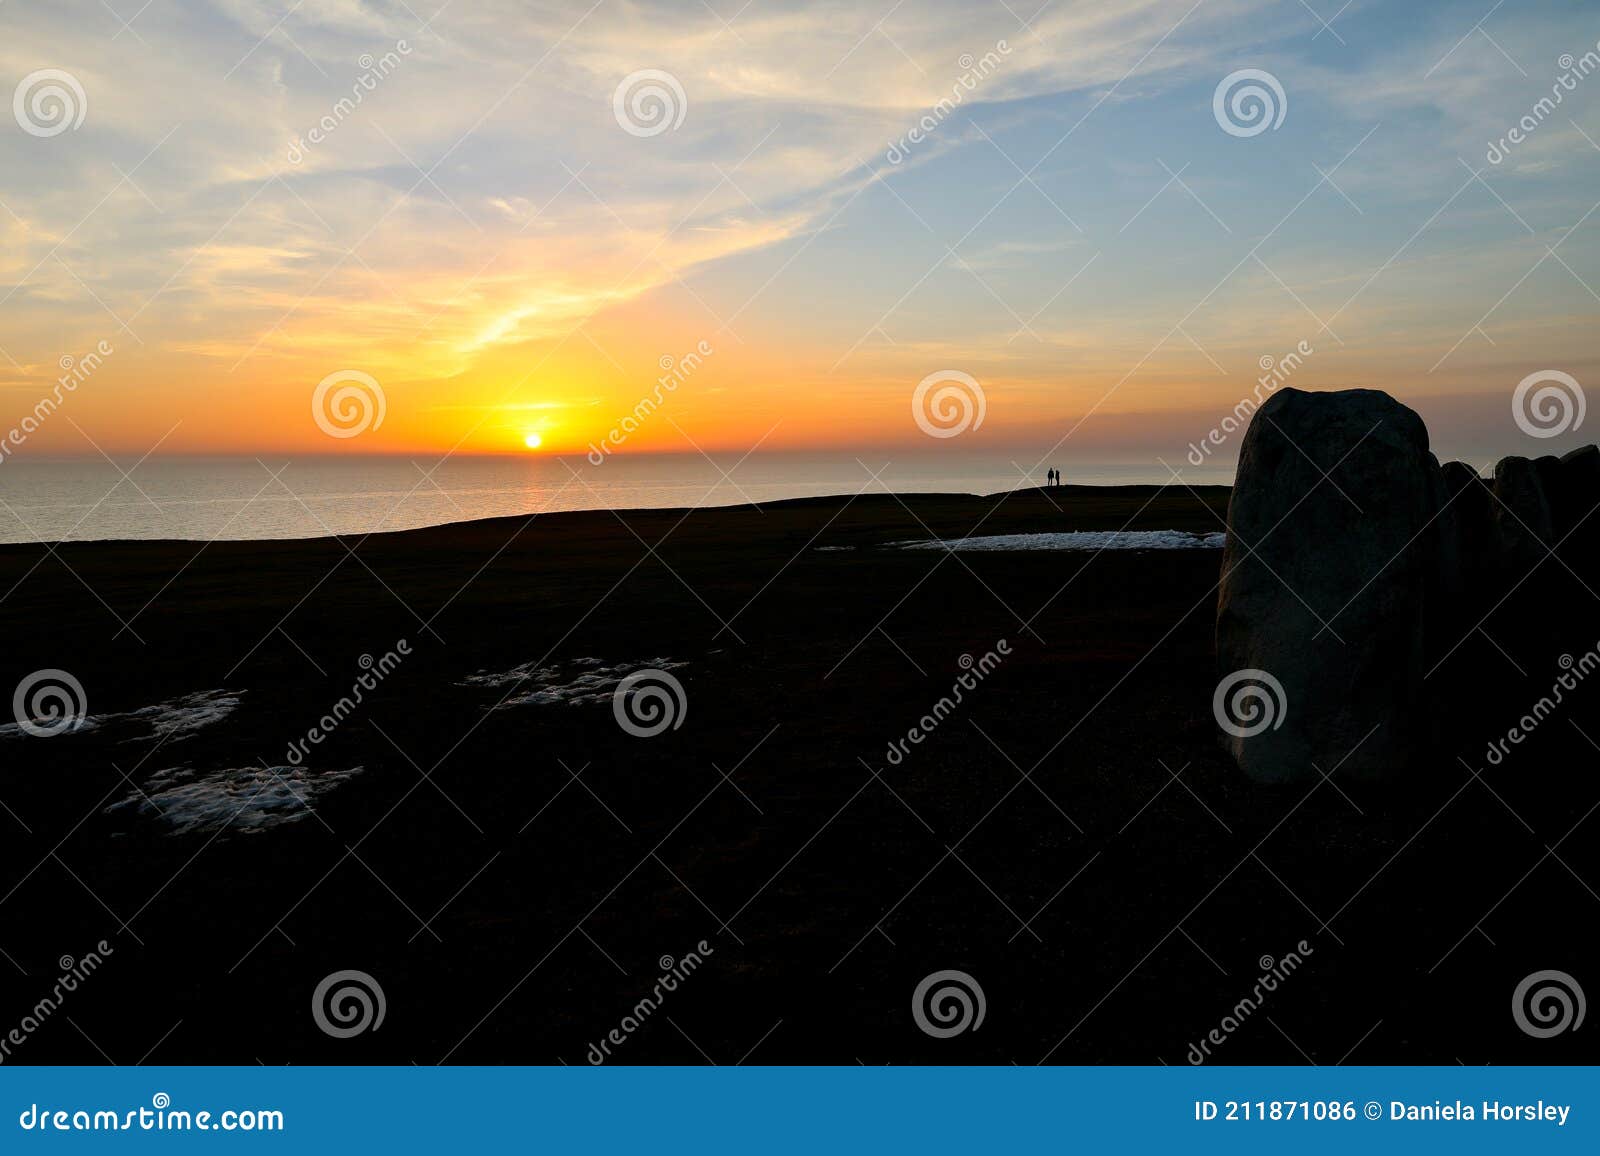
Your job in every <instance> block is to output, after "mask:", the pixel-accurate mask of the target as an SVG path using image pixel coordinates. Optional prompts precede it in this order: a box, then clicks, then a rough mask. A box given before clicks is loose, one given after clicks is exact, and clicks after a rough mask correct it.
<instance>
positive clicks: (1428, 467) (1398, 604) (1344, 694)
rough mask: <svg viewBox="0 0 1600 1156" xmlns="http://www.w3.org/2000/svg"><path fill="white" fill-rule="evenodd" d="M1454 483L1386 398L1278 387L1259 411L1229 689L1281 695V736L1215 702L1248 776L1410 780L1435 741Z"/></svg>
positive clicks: (1230, 628) (1242, 507) (1240, 505)
mask: <svg viewBox="0 0 1600 1156" xmlns="http://www.w3.org/2000/svg"><path fill="white" fill-rule="evenodd" d="M1324 471H1326V472H1327V474H1328V477H1326V478H1325V477H1324ZM1444 486H1445V482H1444V478H1443V476H1442V475H1441V473H1440V470H1439V466H1438V463H1437V462H1436V461H1435V460H1434V458H1433V456H1432V455H1431V454H1430V453H1429V452H1428V431H1427V429H1426V427H1425V426H1424V425H1423V423H1422V419H1421V418H1420V417H1418V416H1417V414H1416V413H1414V412H1413V411H1412V410H1410V409H1408V408H1407V407H1405V406H1403V405H1401V404H1400V403H1399V402H1397V401H1395V400H1394V398H1392V397H1390V396H1389V395H1388V394H1386V393H1382V392H1379V391H1376V390H1344V391H1340V392H1333V393H1305V392H1302V391H1300V390H1297V389H1292V388H1284V389H1280V390H1279V391H1278V392H1277V393H1276V394H1275V395H1273V397H1272V398H1271V399H1270V400H1269V401H1268V402H1267V403H1266V404H1265V405H1264V406H1262V407H1261V409H1260V410H1259V411H1258V412H1257V413H1256V415H1255V417H1254V419H1253V420H1252V421H1251V424H1250V428H1249V430H1248V431H1246V433H1245V437H1244V441H1243V442H1242V444H1241V447H1240V455H1239V469H1238V475H1237V478H1236V480H1235V482H1234V489H1233V496H1232V500H1231V502H1230V503H1229V507H1228V540H1227V546H1226V548H1225V550H1224V553H1223V579H1222V585H1221V589H1220V596H1219V601H1218V610H1217V655H1218V660H1219V664H1220V674H1221V675H1222V676H1223V678H1224V680H1226V678H1227V677H1228V676H1229V675H1232V674H1234V672H1237V671H1240V670H1247V669H1253V670H1261V671H1265V672H1267V673H1269V674H1270V675H1271V676H1272V677H1273V679H1275V680H1276V681H1277V683H1278V684H1280V685H1281V687H1282V694H1283V702H1282V703H1281V704H1279V707H1278V709H1280V710H1281V711H1282V712H1283V713H1282V718H1281V720H1276V721H1277V722H1278V725H1275V726H1268V727H1265V728H1254V727H1252V728H1243V729H1249V730H1251V731H1252V732H1253V733H1250V734H1249V735H1248V737H1241V735H1239V734H1238V733H1235V732H1236V731H1237V730H1239V729H1241V728H1238V727H1235V728H1233V730H1230V729H1229V727H1228V726H1227V725H1226V724H1225V723H1224V720H1223V718H1222V717H1221V704H1218V712H1219V720H1218V721H1219V723H1224V726H1223V735H1222V741H1223V745H1224V747H1225V748H1226V749H1227V750H1228V751H1229V753H1230V754H1232V755H1233V757H1234V759H1235V760H1236V761H1237V762H1238V764H1239V766H1240V767H1241V768H1242V769H1243V770H1244V772H1245V773H1246V774H1247V775H1249V776H1250V777H1251V778H1253V779H1256V780H1258V781H1263V782H1281V781H1288V780H1294V779H1302V778H1307V777H1315V776H1316V775H1317V774H1318V770H1317V769H1316V768H1320V769H1321V771H1322V772H1324V773H1328V772H1332V771H1333V770H1334V768H1335V767H1336V766H1338V767H1340V773H1341V774H1347V773H1351V772H1355V773H1358V774H1364V775H1384V774H1393V773H1400V772H1402V771H1403V770H1404V769H1405V768H1406V766H1407V765H1408V764H1409V763H1411V762H1412V761H1413V760H1414V759H1415V758H1416V756H1417V755H1418V753H1419V751H1420V750H1421V749H1422V748H1423V747H1424V746H1425V745H1426V740H1427V736H1428V733H1429V731H1430V728H1431V723H1430V719H1429V715H1428V712H1427V711H1426V710H1424V709H1423V693H1422V679H1423V674H1424V672H1425V669H1426V667H1425V666H1424V649H1425V645H1426V638H1425V619H1426V612H1427V610H1428V606H1429V602H1430V599H1431V597H1432V595H1433V592H1434V591H1435V589H1436V587H1437V583H1438V575H1439V562H1438V560H1439V544H1438V528H1437V526H1436V524H1434V515H1435V514H1436V513H1437V512H1438V509H1439V503H1440V501H1441V495H1442V494H1443V493H1444ZM1313 764H1315V767H1314V766H1313Z"/></svg>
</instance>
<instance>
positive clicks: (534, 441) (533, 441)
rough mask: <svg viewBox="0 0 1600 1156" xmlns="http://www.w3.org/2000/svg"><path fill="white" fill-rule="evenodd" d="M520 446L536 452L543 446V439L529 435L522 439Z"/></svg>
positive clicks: (535, 435) (533, 434)
mask: <svg viewBox="0 0 1600 1156" xmlns="http://www.w3.org/2000/svg"><path fill="white" fill-rule="evenodd" d="M522 444H523V445H525V446H527V447H528V448H529V449H530V450H536V449H538V448H539V447H540V446H542V445H544V439H543V438H542V437H540V436H539V435H538V434H536V433H531V434H529V435H528V436H527V437H525V438H523V439H522Z"/></svg>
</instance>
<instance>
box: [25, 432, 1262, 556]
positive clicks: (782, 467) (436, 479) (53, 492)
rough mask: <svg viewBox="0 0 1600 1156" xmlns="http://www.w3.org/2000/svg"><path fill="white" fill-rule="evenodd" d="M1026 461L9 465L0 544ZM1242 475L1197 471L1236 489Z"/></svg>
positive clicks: (248, 534) (1109, 474)
mask: <svg viewBox="0 0 1600 1156" xmlns="http://www.w3.org/2000/svg"><path fill="white" fill-rule="evenodd" d="M1035 460H1036V459H1035V458H1034V457H1031V456H1029V455H1028V454H1026V453H1024V452H1018V453H1017V454H1015V455H1014V457H1012V458H1000V457H982V456H976V455H953V454H952V455H944V454H938V455H930V454H926V453H922V454H899V455H896V454H883V453H879V454H871V453H864V452H863V453H828V454H804V453H789V452H773V453H760V452H758V453H755V454H750V455H747V456H746V455H739V454H711V455H699V454H630V455H626V456H623V455H618V456H615V457H611V458H607V459H604V460H603V461H602V462H601V463H600V464H599V465H596V464H594V463H592V462H590V461H589V460H588V459H586V458H584V457H582V456H574V457H561V456H554V455H535V454H529V455H526V456H522V457H465V456H463V457H447V458H444V459H440V458H438V457H433V458H426V457H417V458H409V457H389V456H383V457H379V456H373V455H362V456H356V455H351V456H346V457H326V456H322V457H316V456H307V457H277V458H274V457H261V458H254V457H149V458H145V459H142V460H141V459H138V458H119V459H114V460H113V459H108V458H105V457H95V458H32V457H30V458H24V459H20V460H19V459H17V458H14V457H13V458H9V459H7V460H5V461H4V463H3V464H0V542H6V543H15V542H40V541H43V542H66V541H97V540H100V541H103V540H108V539H188V540H194V541H212V540H219V539H222V540H226V539H261V538H314V537H322V536H326V535H330V534H372V533H380V532H384V531H391V530H408V529H416V528H419V527H423V526H436V525H441V524H443V523H446V522H460V521H468V520H471V519H477V518H494V517H501V516H505V515H531V514H539V513H554V512H558V511H563V510H593V509H616V510H626V509H643V508H686V507H708V506H732V505H742V504H749V503H754V504H761V503H764V502H772V501H777V500H781V499H785V498H804V497H815V496H820V495H832V494H857V493H869V494H870V493H878V494H882V493H889V492H894V493H902V494H904V493H973V494H997V493H1000V492H1003V491H1007V490H1014V489H1017V488H1020V487H1026V486H1036V485H1042V484H1043V482H1044V471H1045V468H1046V467H1045V466H1043V465H1041V466H1038V467H1037V468H1036V469H1032V472H1031V473H1029V472H1026V471H1027V470H1029V469H1030V468H1032V467H1033V466H1034V462H1035ZM1053 464H1056V465H1057V468H1059V469H1060V470H1061V472H1062V479H1063V481H1065V482H1066V483H1068V484H1080V485H1130V484H1138V483H1152V482H1162V481H1169V480H1170V479H1171V475H1170V474H1168V473H1167V472H1166V471H1165V470H1164V469H1163V468H1162V467H1161V466H1160V465H1158V464H1156V463H1153V462H1151V463H1144V464H1135V463H1119V462H1097V463H1087V462H1077V463H1075V462H1073V461H1071V460H1067V459H1063V460H1062V461H1060V462H1059V463H1053ZM1231 480H1232V466H1231V464H1226V465H1219V466H1212V467H1207V468H1204V469H1189V468H1185V470H1184V473H1183V481H1185V482H1187V483H1189V484H1191V485H1199V484H1203V483H1216V484H1227V483H1228V482H1230V481H1231Z"/></svg>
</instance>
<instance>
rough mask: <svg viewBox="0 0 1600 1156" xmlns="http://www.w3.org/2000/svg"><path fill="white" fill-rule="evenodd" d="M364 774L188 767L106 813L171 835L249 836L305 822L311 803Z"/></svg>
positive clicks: (163, 774)
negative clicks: (142, 820) (225, 832)
mask: <svg viewBox="0 0 1600 1156" xmlns="http://www.w3.org/2000/svg"><path fill="white" fill-rule="evenodd" d="M362 770H363V768H361V767H350V768H348V769H346V770H339V771H311V770H307V769H306V768H305V767H228V768H224V769H221V770H215V771H207V772H205V773H204V774H201V773H200V772H197V771H195V770H193V769H192V768H189V767H168V768H167V769H165V770H162V771H157V772H156V773H155V774H153V775H151V776H150V778H149V780H148V781H147V782H146V783H145V789H144V790H142V791H138V790H136V791H134V792H133V793H132V794H130V795H128V796H127V797H126V798H124V799H122V800H121V801H120V802H116V803H113V804H111V806H109V807H107V808H106V809H105V813H106V814H108V815H109V814H111V813H112V812H114V811H120V810H124V809H127V810H131V811H133V812H134V813H136V814H139V815H142V816H145V817H148V818H151V819H154V820H156V821H158V822H162V823H164V824H166V825H167V826H168V827H170V828H171V831H170V834H173V835H184V834H188V833H189V832H190V831H220V830H222V829H224V828H228V829H230V830H233V831H236V832H238V833H240V834H245V835H250V834H254V833H256V832H258V831H266V830H269V829H271V828H273V827H281V826H282V825H284V824H285V823H294V822H298V821H299V820H301V819H304V818H305V817H306V816H307V815H310V814H311V812H312V803H313V802H314V801H315V800H317V799H319V798H321V797H322V796H324V795H326V794H327V793H328V792H330V791H332V790H333V789H334V788H335V787H338V786H339V785H340V784H342V783H345V782H348V781H349V780H351V779H353V778H355V777H356V776H357V775H359V774H360V773H361V772H362Z"/></svg>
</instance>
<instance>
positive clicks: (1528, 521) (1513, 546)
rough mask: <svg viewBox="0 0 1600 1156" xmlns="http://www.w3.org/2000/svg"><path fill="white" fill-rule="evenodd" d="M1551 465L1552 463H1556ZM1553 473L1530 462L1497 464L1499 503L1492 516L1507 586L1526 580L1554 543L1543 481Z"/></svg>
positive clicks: (1516, 460)
mask: <svg viewBox="0 0 1600 1156" xmlns="http://www.w3.org/2000/svg"><path fill="white" fill-rule="evenodd" d="M1541 460H1542V459H1541ZM1550 461H1551V462H1552V463H1553V462H1554V461H1555V459H1554V458H1551V459H1550ZM1551 472H1552V471H1551V470H1550V468H1549V467H1548V466H1546V467H1545V468H1543V469H1541V468H1540V466H1539V465H1538V464H1537V463H1535V462H1532V461H1529V460H1528V459H1527V458H1518V457H1511V458H1501V459H1500V460H1499V461H1498V462H1497V463H1495V467H1494V496H1495V498H1496V499H1498V500H1497V501H1496V502H1495V503H1494V507H1493V509H1492V510H1491V514H1492V516H1493V521H1494V526H1495V536H1496V540H1497V543H1498V547H1499V558H1500V563H1501V577H1502V579H1503V580H1505V581H1507V582H1511V583H1514V582H1517V581H1518V580H1519V579H1522V578H1524V577H1526V576H1527V574H1528V573H1529V572H1530V571H1531V570H1533V568H1534V567H1535V566H1537V565H1539V563H1540V562H1541V561H1542V560H1543V559H1544V558H1545V556H1546V555H1548V554H1549V552H1550V547H1551V546H1552V545H1554V543H1555V532H1554V526H1553V525H1552V522H1551V519H1550V503H1549V500H1548V499H1547V498H1546V497H1545V492H1544V480H1543V476H1544V475H1548V474H1550V473H1551Z"/></svg>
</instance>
